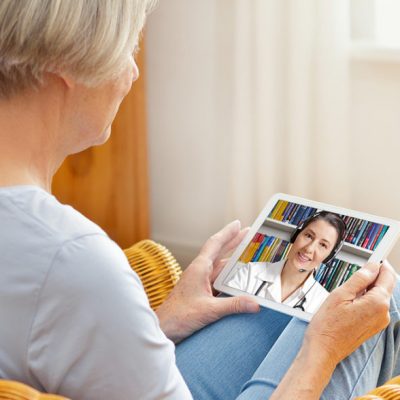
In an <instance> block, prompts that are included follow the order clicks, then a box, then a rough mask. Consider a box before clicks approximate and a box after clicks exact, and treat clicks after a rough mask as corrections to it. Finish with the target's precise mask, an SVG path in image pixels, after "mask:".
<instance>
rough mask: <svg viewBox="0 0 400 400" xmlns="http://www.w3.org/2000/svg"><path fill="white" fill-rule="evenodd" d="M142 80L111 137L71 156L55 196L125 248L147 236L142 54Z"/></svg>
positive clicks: (141, 59) (140, 60)
mask: <svg viewBox="0 0 400 400" xmlns="http://www.w3.org/2000/svg"><path fill="white" fill-rule="evenodd" d="M137 62H138V66H139V69H140V78H139V79H138V80H137V81H136V82H135V83H134V85H133V87H132V90H131V91H130V93H129V94H128V95H127V96H126V98H125V99H124V101H123V103H122V105H121V107H120V110H119V112H118V115H117V117H116V119H115V121H114V123H113V126H112V133H111V138H110V139H109V141H108V142H107V143H106V144H104V145H102V146H99V147H93V148H90V149H88V150H86V151H84V152H82V153H79V154H75V155H72V156H70V157H68V158H67V159H66V160H65V162H64V164H63V165H62V166H61V168H60V170H59V171H58V172H57V174H56V176H55V178H54V181H53V194H54V195H55V196H56V197H57V198H58V199H59V200H60V201H61V202H62V203H66V204H70V205H72V206H73V207H75V208H76V209H77V210H79V211H80V212H81V213H82V214H84V215H85V216H87V217H88V218H89V219H91V220H92V221H94V222H96V223H97V224H98V225H100V226H101V227H102V228H103V229H104V230H105V231H106V232H107V233H108V234H109V235H110V237H111V238H112V239H114V240H115V241H116V242H117V243H118V244H119V245H120V246H121V247H127V246H129V245H130V244H132V243H134V242H137V241H139V240H141V239H143V238H148V237H149V194H148V192H149V184H148V159H147V137H146V113H145V87H144V53H143V49H142V50H141V53H140V54H139V57H138V59H137Z"/></svg>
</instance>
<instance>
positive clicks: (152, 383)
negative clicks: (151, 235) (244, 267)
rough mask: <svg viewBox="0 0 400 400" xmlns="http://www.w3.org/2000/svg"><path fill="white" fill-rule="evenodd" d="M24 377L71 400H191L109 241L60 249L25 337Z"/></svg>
mask: <svg viewBox="0 0 400 400" xmlns="http://www.w3.org/2000/svg"><path fill="white" fill-rule="evenodd" d="M27 364H28V366H29V373H30V374H32V375H33V378H34V379H36V380H38V381H39V382H40V383H41V385H42V386H43V388H44V390H46V391H47V392H51V393H58V394H62V395H64V396H67V397H70V398H72V399H74V400H80V399H85V400H99V399H118V400H124V399H129V400H132V399H141V400H146V399H161V398H162V399H182V400H186V399H191V398H192V397H191V395H190V393H189V390H188V388H187V386H186V384H185V382H184V381H183V378H182V376H181V374H180V373H179V371H178V369H177V367H176V364H175V347H174V344H173V343H172V342H171V341H170V340H169V339H168V338H167V337H166V336H165V335H164V334H163V332H162V331H161V329H160V327H159V322H158V319H157V316H156V315H155V313H154V312H153V311H152V310H151V308H150V306H149V303H148V299H147V297H146V294H145V292H144V290H143V287H142V284H141V282H140V280H139V278H138V276H137V275H136V274H135V273H134V272H133V271H132V270H131V268H130V266H129V264H128V262H127V259H126V257H125V255H124V253H123V252H122V250H121V249H120V248H119V247H118V246H117V245H116V244H115V243H114V242H113V241H111V240H110V239H109V238H108V237H106V236H102V235H97V234H96V235H88V236H84V237H81V238H78V239H76V240H73V241H70V242H67V243H65V244H64V245H63V246H62V247H61V249H60V250H59V251H58V252H57V254H56V255H55V257H54V260H53V262H52V265H51V267H50V269H49V272H48V275H47V278H46V281H45V282H44V284H43V287H42V291H41V293H40V295H39V300H38V304H37V309H36V315H35V318H34V322H33V326H32V329H31V333H30V337H29V339H28V350H27Z"/></svg>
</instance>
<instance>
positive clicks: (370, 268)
mask: <svg viewBox="0 0 400 400" xmlns="http://www.w3.org/2000/svg"><path fill="white" fill-rule="evenodd" d="M395 283H396V274H395V272H394V270H393V268H392V267H391V266H390V265H389V263H388V262H387V261H385V262H384V263H383V264H372V263H368V264H366V265H365V266H364V267H363V268H361V269H360V270H358V271H357V272H356V273H355V274H354V275H353V276H352V277H351V278H350V279H349V280H348V281H347V282H345V283H344V284H343V285H341V286H340V287H339V288H337V289H335V290H334V291H333V292H332V293H331V294H330V295H329V297H328V298H327V299H326V300H325V302H324V303H323V304H322V306H321V307H320V309H319V310H318V312H317V313H316V314H315V316H314V317H313V319H312V321H311V323H310V325H309V327H308V329H307V332H306V335H305V339H304V346H309V347H311V348H312V349H313V350H314V351H317V352H323V353H324V354H325V355H326V356H327V357H328V359H329V360H330V361H331V362H332V364H333V365H336V364H338V363H339V362H340V361H342V360H343V359H344V358H345V357H347V356H348V355H349V354H350V353H352V352H353V351H354V350H356V349H357V347H359V346H360V345H361V344H362V343H363V342H365V341H366V340H367V339H368V338H370V337H371V336H373V335H375V334H376V333H378V332H379V331H381V330H382V329H384V328H385V327H386V326H387V325H388V324H389V321H390V316H389V305H390V297H391V295H392V292H393V289H394V286H395Z"/></svg>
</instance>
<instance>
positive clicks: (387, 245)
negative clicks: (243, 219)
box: [213, 193, 400, 321]
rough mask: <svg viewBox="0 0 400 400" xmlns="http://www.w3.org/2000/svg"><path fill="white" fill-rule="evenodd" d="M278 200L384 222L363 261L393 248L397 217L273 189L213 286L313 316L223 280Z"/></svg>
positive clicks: (381, 257)
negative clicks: (384, 229)
mask: <svg viewBox="0 0 400 400" xmlns="http://www.w3.org/2000/svg"><path fill="white" fill-rule="evenodd" d="M278 200H283V201H288V202H294V203H297V204H300V205H305V206H308V207H314V208H316V209H317V210H324V211H330V212H333V213H337V214H340V215H346V216H350V217H354V218H358V219H363V220H368V221H370V222H374V223H379V224H384V225H388V226H389V229H388V230H387V232H386V233H385V235H384V237H383V238H382V240H381V241H380V243H379V244H378V247H377V248H376V249H375V250H374V251H373V253H372V254H371V256H370V257H369V258H368V260H366V262H379V261H381V260H384V259H385V258H386V256H387V255H388V254H389V252H390V250H391V249H392V248H393V246H394V244H395V243H396V240H397V239H398V238H399V236H400V222H399V221H396V220H393V219H389V218H385V217H379V216H376V215H372V214H368V213H363V212H360V211H355V210H351V209H347V208H342V207H337V206H333V205H330V204H326V203H321V202H317V201H313V200H308V199H305V198H301V197H297V196H292V195H288V194H284V193H276V194H275V195H273V196H272V197H271V199H270V200H269V201H268V202H267V204H266V205H265V207H264V208H263V210H262V211H261V213H260V214H259V215H258V217H257V218H256V220H255V221H254V223H253V225H252V226H251V228H250V230H249V232H248V233H247V235H246V236H245V238H244V239H243V240H242V242H241V243H240V245H239V246H238V247H237V248H236V250H235V251H234V253H233V254H232V256H231V258H230V259H229V261H228V263H227V264H226V265H225V267H224V268H223V270H222V271H221V273H220V274H219V276H218V277H217V279H216V280H215V282H214V285H213V286H214V288H215V289H216V290H218V291H219V292H222V293H226V294H229V295H233V296H243V295H246V296H250V297H252V298H254V299H255V300H256V301H257V302H258V303H259V304H260V305H261V306H264V307H267V308H271V309H273V310H277V311H280V312H283V313H285V314H289V315H292V316H295V317H298V318H300V319H302V320H304V321H310V320H311V318H312V317H313V315H314V314H312V313H309V312H305V311H302V310H300V309H298V308H292V307H290V306H288V305H284V304H281V303H275V302H274V301H271V300H267V299H263V298H261V297H259V296H255V295H252V294H248V293H246V292H243V291H241V290H239V289H234V288H231V287H229V286H227V285H225V284H224V282H225V279H226V278H227V277H228V275H229V274H230V272H231V270H232V268H233V267H234V266H235V264H236V262H237V261H238V259H239V258H240V256H241V255H242V253H243V251H244V250H245V249H246V247H247V245H248V244H249V243H250V242H251V240H252V239H253V237H254V235H255V234H256V233H257V232H258V231H259V230H260V228H261V226H262V224H263V223H264V221H265V220H266V219H267V217H268V215H269V214H270V213H271V211H272V210H273V208H274V206H275V204H276V203H277V201H278ZM339 258H340V257H339Z"/></svg>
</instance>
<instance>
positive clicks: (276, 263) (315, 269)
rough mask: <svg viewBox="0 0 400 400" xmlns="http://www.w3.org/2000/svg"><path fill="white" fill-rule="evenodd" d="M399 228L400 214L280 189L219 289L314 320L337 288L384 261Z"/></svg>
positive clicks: (224, 273) (230, 264)
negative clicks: (369, 210)
mask: <svg viewBox="0 0 400 400" xmlns="http://www.w3.org/2000/svg"><path fill="white" fill-rule="evenodd" d="M399 235H400V223H399V222H398V221H396V220H392V219H388V218H383V217H379V216H376V215H370V214H366V213H363V212H359V211H354V210H349V209H345V208H341V207H336V206H333V205H330V204H324V203H320V202H316V201H312V200H307V199H304V198H300V197H295V196H291V195H287V194H283V193H278V194H275V195H274V196H273V197H272V198H271V199H270V200H269V201H268V203H267V205H266V206H265V207H264V209H263V210H262V212H261V213H260V215H259V216H258V217H257V219H256V221H255V222H254V224H253V225H252V227H251V228H250V231H249V232H248V234H247V235H246V237H245V238H244V239H243V241H242V243H241V244H240V245H239V246H238V247H237V249H236V250H235V252H234V253H233V255H232V257H231V258H230V260H229V261H228V263H227V264H226V266H225V267H224V269H223V270H222V271H221V273H220V274H219V276H218V278H217V279H216V281H215V282H214V288H215V289H216V290H218V291H220V292H222V293H226V294H229V295H233V296H235V295H243V294H245V295H249V296H252V297H254V298H255V299H256V300H257V302H258V303H259V304H260V305H262V306H265V307H269V308H272V309H274V310H277V311H281V312H283V313H286V314H290V315H293V316H296V317H298V318H301V319H303V320H306V321H309V320H311V318H312V316H313V314H314V313H315V312H316V311H317V310H318V308H319V307H320V305H321V304H322V303H323V301H324V300H325V299H326V297H327V296H329V293H330V292H332V290H334V289H335V288H337V287H338V286H340V285H341V284H343V283H344V282H346V280H348V279H349V278H350V277H351V275H353V274H354V273H355V272H356V271H357V270H358V269H360V268H362V267H363V265H364V264H366V263H367V262H368V261H370V262H380V261H381V260H384V259H385V258H386V257H387V255H388V254H389V252H390V250H391V249H392V247H393V246H394V244H395V242H396V240H397V239H398V237H399Z"/></svg>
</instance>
